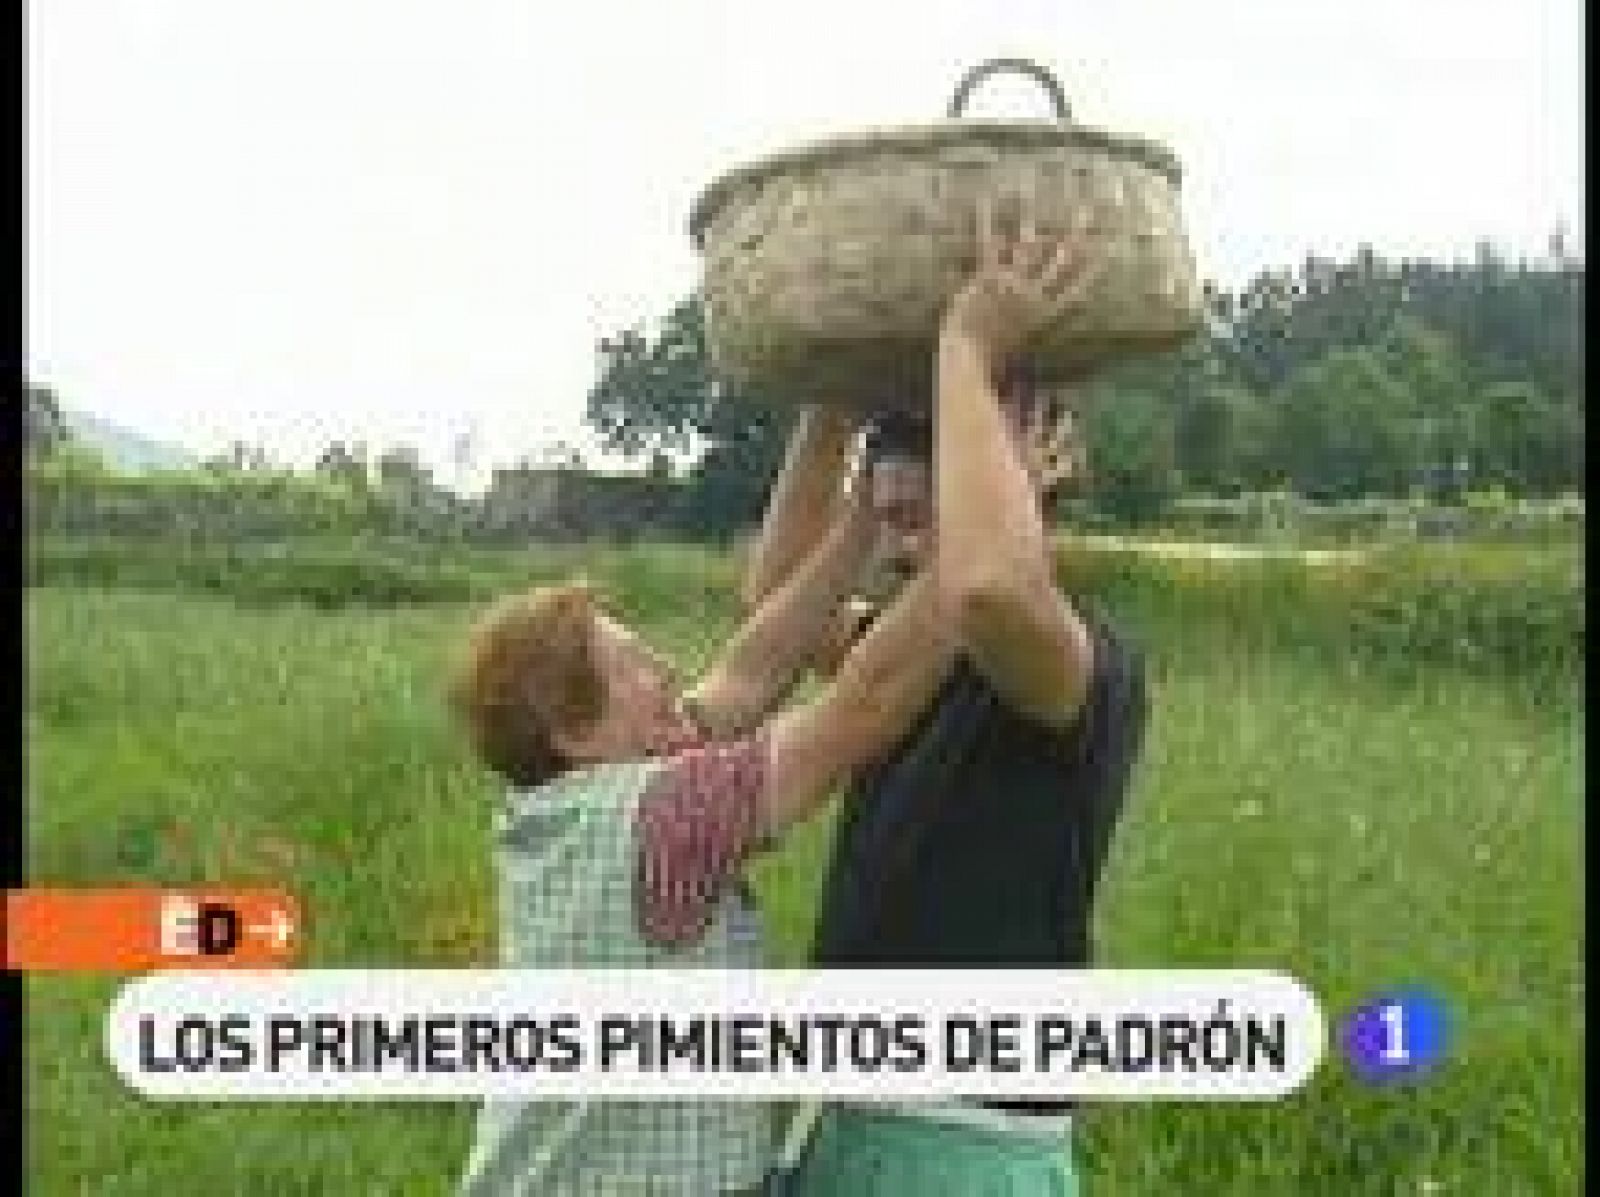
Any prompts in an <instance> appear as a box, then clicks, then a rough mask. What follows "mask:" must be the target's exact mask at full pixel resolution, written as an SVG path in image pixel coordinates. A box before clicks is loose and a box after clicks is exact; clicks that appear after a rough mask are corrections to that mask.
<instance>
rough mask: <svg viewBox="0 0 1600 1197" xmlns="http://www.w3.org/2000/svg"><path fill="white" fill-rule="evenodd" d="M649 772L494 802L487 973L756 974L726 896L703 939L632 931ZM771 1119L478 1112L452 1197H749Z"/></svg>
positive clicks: (504, 1109)
mask: <svg viewBox="0 0 1600 1197" xmlns="http://www.w3.org/2000/svg"><path fill="white" fill-rule="evenodd" d="M659 768H660V762H659V761H632V762H624V763H618V764H607V765H601V766H598V767H595V768H591V769H584V770H579V771H574V772H571V773H567V774H564V775H563V776H561V777H559V778H557V779H556V780H554V781H553V782H551V783H549V784H547V785H544V786H541V787H539V788H538V789H535V790H531V791H513V792H512V793H511V794H509V795H508V797H507V799H506V802H505V804H504V806H503V807H502V809H501V811H500V813H499V817H498V820H497V827H496V839H497V843H498V849H497V864H498V871H499V879H500V934H501V961H502V963H503V964H504V965H506V966H507V967H511V968H541V967H546V968H556V967H566V968H588V967H604V966H612V967H626V968H643V967H650V966H654V965H659V966H662V967H674V968H694V967H701V968H707V967H710V968H759V967H761V966H762V964H763V963H764V957H763V951H762V945H763V939H762V930H761V924H760V921H759V917H758V915H757V913H756V911H755V909H754V907H753V906H752V905H751V903H750V902H749V901H748V900H747V898H746V897H745V896H744V895H743V894H742V893H741V892H738V891H737V890H730V891H729V894H728V896H727V897H726V898H725V899H724V900H723V901H722V902H721V904H720V906H719V907H718V909H717V911H716V913H715V915H714V916H713V918H712V921H711V924H710V926H709V927H708V928H707V930H706V932H705V934H704V935H703V936H701V937H700V939H699V940H698V941H696V942H694V943H693V944H689V945H686V946H684V947H681V948H677V949H671V950H669V949H666V948H662V947H659V946H657V945H656V944H653V943H651V942H650V941H648V940H646V939H645V938H644V937H643V936H642V935H640V933H639V931H638V929H637V927H636V922H635V906H634V878H635V871H636V869H637V852H636V841H635V837H634V810H635V807H636V806H637V804H638V802H639V799H640V797H641V796H642V795H643V794H644V792H645V789H646V787H647V786H648V784H649V782H650V779H651V778H652V777H653V776H654V775H655V772H656V771H657V769H659ZM774 1125H775V1116H774V1112H773V1109H772V1107H771V1106H770V1105H768V1104H766V1103H761V1102H727V1101H723V1102H715V1101H621V1100H611V1101H558V1100H551V1101H523V1100H515V1101H513V1100H494V1099H490V1100H486V1101H485V1102H484V1103H483V1104H482V1106H481V1107H480V1109H479V1113H478V1119H477V1127H476V1131H475V1136H474V1142H473V1148H472V1154H471V1157H470V1158H469V1160H468V1164H467V1172H466V1177H465V1179H464V1180H463V1182H462V1185H461V1190H460V1192H461V1194H462V1197H491V1195H492V1197H509V1195H513V1194H515V1195H518V1197H520V1195H522V1194H530V1195H531V1194H540V1195H541V1197H713V1195H714V1194H719V1193H725V1192H733V1191H737V1190H739V1189H745V1188H751V1187H754V1186H756V1185H758V1184H759V1183H760V1182H761V1180H762V1178H763V1177H764V1176H765V1174H766V1172H767V1170H768V1167H769V1166H770V1165H771V1163H772V1160H773V1154H774V1149H775V1144H774Z"/></svg>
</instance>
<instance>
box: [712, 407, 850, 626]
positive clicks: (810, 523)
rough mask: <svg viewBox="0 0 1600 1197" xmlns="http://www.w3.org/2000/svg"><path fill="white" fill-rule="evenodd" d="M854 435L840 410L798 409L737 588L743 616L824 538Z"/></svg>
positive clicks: (779, 584)
mask: <svg viewBox="0 0 1600 1197" xmlns="http://www.w3.org/2000/svg"><path fill="white" fill-rule="evenodd" d="M855 431H856V425H855V421H854V420H853V419H852V418H851V417H850V416H849V415H848V414H847V413H845V412H844V411H843V410H842V409H839V408H836V407H825V406H821V405H816V406H812V407H807V408H805V409H804V410H802V411H801V413H800V418H799V421H798V422H797V423H796V424H795V428H794V433H793V434H792V435H791V436H790V438H789V448H788V451H787V452H786V454H785V455H784V462H783V468H782V470H781V471H780V472H779V474H778V480H777V481H776V482H775V483H773V486H772V496H771V498H770V499H769V500H768V502H767V512H766V515H765V517H764V518H763V519H762V522H761V532H760V534H759V535H758V536H757V538H756V541H755V543H754V544H753V545H752V546H751V548H750V554H749V557H748V561H747V564H746V567H745V573H744V580H743V583H742V585H741V588H740V599H741V601H742V602H743V604H744V609H745V611H746V612H751V611H755V610H756V609H757V608H759V607H760V606H761V603H762V602H763V600H765V599H766V597H767V596H768V595H769V594H771V593H772V592H773V591H774V590H776V589H778V587H780V586H782V585H783V583H784V582H785V581H787V580H788V578H789V577H790V575H791V574H793V573H794V571H795V570H796V569H798V568H799V567H800V566H801V565H802V564H803V563H804V562H805V560H806V559H807V557H809V556H810V554H811V552H812V550H813V549H815V548H816V547H817V545H818V544H819V542H821V540H822V538H823V537H824V536H825V535H826V534H827V531H828V527H829V525H830V523H831V522H832V520H833V517H834V513H835V509H836V507H837V505H838V500H839V490H840V485H841V481H842V479H843V477H844V470H845V466H846V464H847V458H848V457H849V453H850V443H851V439H852V437H853V436H854V435H855Z"/></svg>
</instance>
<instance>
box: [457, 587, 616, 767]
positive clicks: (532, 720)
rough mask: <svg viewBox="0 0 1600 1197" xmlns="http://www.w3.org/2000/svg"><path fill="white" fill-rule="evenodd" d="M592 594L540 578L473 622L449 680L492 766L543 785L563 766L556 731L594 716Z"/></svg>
mask: <svg viewBox="0 0 1600 1197" xmlns="http://www.w3.org/2000/svg"><path fill="white" fill-rule="evenodd" d="M595 614H596V610H595V604H594V597H593V595H592V594H591V593H590V591H589V589H588V588H587V587H586V586H584V585H583V584H581V583H569V584H567V585H562V586H540V587H535V588H534V589H532V590H529V591H526V592H524V593H521V594H515V595H510V596H508V597H506V598H503V599H501V600H500V601H499V602H497V603H495V604H494V606H492V607H491V608H489V610H488V611H487V612H485V613H484V614H483V615H482V616H481V617H480V618H479V619H478V621H477V622H476V623H475V624H474V625H473V628H472V631H471V633H470V634H469V635H468V638H467V644H466V649H465V652H464V653H463V654H462V658H461V660H460V662H459V664H458V666H457V668H456V673H455V676H454V678H453V679H452V681H451V687H450V697H451V701H452V705H453V706H454V707H455V708H456V711H457V712H458V713H459V714H460V715H461V717H462V719H463V720H464V722H465V723H466V726H467V730H468V733H469V735H470V736H471V738H472V742H473V746H474V747H475V748H476V749H477V752H478V755H479V756H480V757H482V758H483V761H484V763H485V764H486V765H488V766H489V768H491V769H493V770H494V771H495V772H496V773H498V774H500V775H501V776H502V777H504V778H506V779H507V780H508V781H510V782H511V783H512V784H514V785H517V786H523V787H531V786H537V785H542V784H544V783H545V782H547V781H549V780H550V779H551V778H553V777H555V776H556V775H558V774H559V773H561V771H562V770H563V769H565V768H566V767H567V764H568V762H567V761H565V760H563V759H562V756H561V753H560V752H559V751H558V750H557V748H556V746H555V743H554V737H553V733H554V732H555V731H556V730H558V729H562V728H578V727H582V726H584V725H585V724H587V723H590V722H591V721H593V720H594V719H596V718H598V717H599V715H600V713H601V711H602V709H603V707H604V701H605V692H604V691H605V687H604V683H603V680H602V679H601V677H600V674H599V671H598V670H597V668H596V666H595V659H594V626H595Z"/></svg>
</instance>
